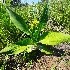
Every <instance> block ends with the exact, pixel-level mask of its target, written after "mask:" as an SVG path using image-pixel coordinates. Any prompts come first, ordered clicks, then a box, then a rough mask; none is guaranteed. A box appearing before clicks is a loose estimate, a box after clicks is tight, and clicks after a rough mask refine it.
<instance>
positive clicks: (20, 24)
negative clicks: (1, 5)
mask: <svg viewBox="0 0 70 70" xmlns="http://www.w3.org/2000/svg"><path fill="white" fill-rule="evenodd" d="M6 9H7V11H8V13H9V15H10V19H11V21H12V22H13V23H14V25H15V26H16V27H17V28H19V29H20V30H21V31H24V32H25V33H27V34H29V29H28V25H27V24H26V23H25V20H24V19H23V18H22V17H21V16H20V15H18V14H16V13H15V12H13V11H12V10H10V9H9V8H6Z"/></svg>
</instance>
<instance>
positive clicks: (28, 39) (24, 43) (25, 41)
mask: <svg viewBox="0 0 70 70" xmlns="http://www.w3.org/2000/svg"><path fill="white" fill-rule="evenodd" d="M15 44H17V45H20V46H23V45H25V46H27V45H32V44H33V41H32V40H31V39H30V38H25V39H23V40H19V41H18V42H16V43H15Z"/></svg>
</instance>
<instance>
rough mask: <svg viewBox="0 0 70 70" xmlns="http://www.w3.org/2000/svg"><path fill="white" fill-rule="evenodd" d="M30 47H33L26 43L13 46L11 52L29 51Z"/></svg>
mask: <svg viewBox="0 0 70 70" xmlns="http://www.w3.org/2000/svg"><path fill="white" fill-rule="evenodd" d="M32 48H33V45H28V46H18V47H15V48H14V49H13V50H14V51H13V54H19V53H21V52H24V51H26V52H28V53H29V52H31V51H32Z"/></svg>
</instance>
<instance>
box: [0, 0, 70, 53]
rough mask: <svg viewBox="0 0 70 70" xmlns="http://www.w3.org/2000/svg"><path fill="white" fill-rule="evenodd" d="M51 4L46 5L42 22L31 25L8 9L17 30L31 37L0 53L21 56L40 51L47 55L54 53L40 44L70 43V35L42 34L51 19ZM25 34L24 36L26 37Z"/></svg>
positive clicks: (34, 22) (33, 22) (41, 18)
mask: <svg viewBox="0 0 70 70" xmlns="http://www.w3.org/2000/svg"><path fill="white" fill-rule="evenodd" d="M49 3H50V0H49V1H48V3H45V6H44V10H43V13H42V14H41V16H40V20H39V21H38V20H37V19H35V20H33V21H32V22H31V23H30V24H29V25H27V24H26V22H25V20H24V19H22V17H21V16H19V15H17V14H16V13H15V12H13V11H12V10H10V9H9V8H6V9H7V11H8V13H9V15H10V19H11V21H12V22H13V23H14V25H15V26H16V28H18V29H20V30H21V31H23V32H24V34H26V35H29V36H30V38H29V37H27V38H24V39H23V40H18V41H17V42H15V43H10V44H8V45H7V46H6V47H5V48H4V49H2V50H1V51H0V53H11V54H19V53H21V52H24V51H26V52H28V53H29V52H31V51H32V50H35V49H39V50H40V51H41V52H45V53H46V54H51V53H52V51H50V50H48V49H47V47H46V46H41V44H40V43H42V44H46V45H58V44H60V43H61V42H70V35H69V34H63V33H61V32H53V31H48V32H46V31H44V32H42V34H41V30H42V29H43V28H44V27H45V25H46V23H47V21H48V17H49V14H48V13H49ZM24 34H23V35H24Z"/></svg>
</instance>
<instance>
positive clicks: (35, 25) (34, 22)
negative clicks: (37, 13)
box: [30, 20, 39, 29]
mask: <svg viewBox="0 0 70 70" xmlns="http://www.w3.org/2000/svg"><path fill="white" fill-rule="evenodd" d="M38 23H39V21H37V20H34V21H32V23H31V28H30V29H33V27H37V24H38Z"/></svg>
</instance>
